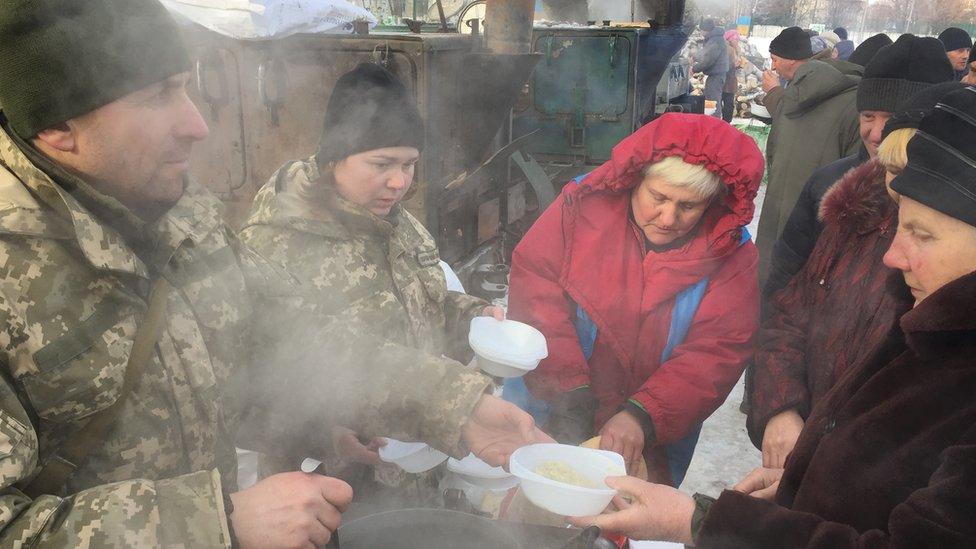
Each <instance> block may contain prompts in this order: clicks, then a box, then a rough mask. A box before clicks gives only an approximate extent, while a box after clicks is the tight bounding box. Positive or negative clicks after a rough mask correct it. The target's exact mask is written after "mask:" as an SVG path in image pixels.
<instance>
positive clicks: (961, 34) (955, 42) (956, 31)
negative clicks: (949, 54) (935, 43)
mask: <svg viewBox="0 0 976 549" xmlns="http://www.w3.org/2000/svg"><path fill="white" fill-rule="evenodd" d="M939 40H941V41H942V43H943V44H944V45H945V51H953V50H959V49H962V48H972V47H973V39H972V38H970V37H969V33H968V32H966V31H964V30H962V29H960V28H958V27H949V28H947V29H946V30H944V31H942V32H940V33H939Z"/></svg>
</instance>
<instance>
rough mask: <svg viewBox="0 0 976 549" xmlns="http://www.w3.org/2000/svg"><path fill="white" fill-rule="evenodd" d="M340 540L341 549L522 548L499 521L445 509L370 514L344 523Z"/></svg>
mask: <svg viewBox="0 0 976 549" xmlns="http://www.w3.org/2000/svg"><path fill="white" fill-rule="evenodd" d="M336 537H337V538H338V547H340V548H341V549H379V548H382V549H455V548H457V547H464V548H465V549H520V548H521V545H519V543H518V541H516V539H515V538H514V537H513V536H512V535H511V534H509V533H508V532H506V531H505V530H503V529H502V528H501V527H499V525H498V523H496V522H495V521H492V520H489V519H486V518H482V517H477V516H474V515H469V514H467V513H461V512H458V511H449V510H444V509H405V510H401V511H388V512H385V513H377V514H375V515H369V516H367V517H363V518H361V519H357V520H354V521H352V522H349V523H348V524H343V525H342V526H341V527H340V528H339V531H338V536H336ZM330 546H335V545H334V544H332V545H330Z"/></svg>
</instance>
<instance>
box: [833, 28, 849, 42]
mask: <svg viewBox="0 0 976 549" xmlns="http://www.w3.org/2000/svg"><path fill="white" fill-rule="evenodd" d="M834 34H836V35H837V36H839V37H840V39H841V40H847V29H845V28H844V27H837V28H836V29H834Z"/></svg>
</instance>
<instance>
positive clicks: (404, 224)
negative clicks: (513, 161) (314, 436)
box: [241, 63, 502, 495]
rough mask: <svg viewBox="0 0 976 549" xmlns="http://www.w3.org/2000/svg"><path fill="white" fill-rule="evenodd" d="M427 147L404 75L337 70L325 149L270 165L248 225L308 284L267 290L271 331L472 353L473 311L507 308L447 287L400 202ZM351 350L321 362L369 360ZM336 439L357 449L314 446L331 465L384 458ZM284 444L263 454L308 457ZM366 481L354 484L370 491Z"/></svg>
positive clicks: (465, 356)
mask: <svg viewBox="0 0 976 549" xmlns="http://www.w3.org/2000/svg"><path fill="white" fill-rule="evenodd" d="M422 146H423V121H422V119H421V117H420V113H419V111H418V110H417V107H416V104H415V102H414V100H413V98H412V97H410V95H409V94H408V92H407V90H406V89H405V88H404V86H403V85H402V84H401V83H400V82H399V81H398V80H397V79H396V77H394V76H393V75H392V74H390V73H389V72H388V71H386V70H385V69H383V68H382V67H380V66H378V65H375V64H371V63H367V64H362V65H360V66H358V67H356V68H355V69H354V70H353V71H351V72H349V73H347V74H345V75H343V76H342V77H341V78H340V79H339V81H338V82H337V83H336V87H335V89H334V91H333V94H332V97H331V98H330V101H329V105H328V107H327V109H326V116H325V129H324V131H323V136H322V140H321V143H320V148H319V151H318V153H317V154H316V156H314V157H312V158H308V159H305V160H297V161H293V162H290V163H288V164H286V165H285V166H283V167H282V168H280V169H279V170H278V172H277V173H276V174H275V175H273V176H272V178H271V180H270V181H269V182H268V183H267V184H266V185H265V186H264V187H263V188H262V189H261V190H260V191H259V192H258V194H257V196H256V197H255V201H254V204H253V207H252V211H251V215H250V217H249V219H248V220H247V222H246V223H245V224H244V228H243V230H242V232H241V239H242V240H243V241H244V242H245V243H247V244H248V245H249V246H251V247H252V248H253V249H255V250H256V251H257V252H258V253H260V254H262V255H263V256H265V257H268V258H270V259H271V260H273V261H275V262H278V263H280V264H282V265H284V267H285V268H286V269H287V270H288V271H289V273H290V274H291V275H293V276H295V277H296V278H297V279H299V280H301V281H303V282H304V284H305V286H306V287H307V288H308V291H307V292H305V293H303V294H301V295H293V296H285V295H281V293H280V292H279V293H278V294H277V295H275V296H267V297H266V300H267V301H266V303H265V304H263V305H262V307H261V311H262V314H263V316H264V317H265V321H266V322H267V323H268V324H267V325H268V326H269V328H270V329H271V330H273V331H274V333H277V331H278V330H281V329H282V327H284V326H288V328H287V329H288V330H289V331H292V330H295V329H300V327H301V326H308V325H315V326H341V327H343V328H342V329H348V328H347V327H348V326H355V327H356V328H355V329H356V330H357V331H358V332H359V333H361V334H364V336H365V337H371V338H375V340H377V341H384V342H387V343H388V344H391V345H394V346H396V348H395V349H392V350H391V351H390V353H389V354H388V355H387V356H385V357H383V360H384V361H385V362H387V363H388V364H389V365H391V366H392V367H394V368H396V369H402V368H405V367H407V366H409V365H416V364H424V363H432V364H442V363H445V362H450V360H448V359H447V358H444V357H445V356H447V357H450V359H454V360H458V361H463V362H466V361H468V360H470V358H471V357H470V350H469V348H468V344H467V327H468V324H469V322H470V320H471V318H473V317H474V316H477V315H481V314H486V312H487V313H488V314H492V313H494V314H497V315H499V316H501V315H502V312H501V311H500V310H498V311H495V310H494V309H495V308H492V307H489V304H488V303H487V302H486V301H484V300H482V299H479V298H476V297H473V296H469V295H465V294H462V293H458V292H449V291H448V290H447V285H446V282H445V278H444V272H443V271H442V270H441V267H440V261H439V256H438V252H437V247H436V244H435V242H434V239H433V237H432V236H431V235H430V233H428V232H427V230H426V229H425V228H424V227H423V225H422V224H421V223H420V222H419V221H417V219H416V218H414V217H413V216H412V215H411V214H410V213H408V212H407V211H406V210H405V209H404V208H403V207H402V206H401V205H400V204H399V200H400V199H401V198H402V197H403V196H404V194H405V193H406V192H407V190H408V189H409V187H410V184H411V179H412V174H413V166H414V163H415V162H416V160H417V158H418V157H419V154H420V149H421V147H422ZM357 162H358V164H357ZM319 166H324V167H325V170H324V172H323V171H320V169H319ZM368 354H369V353H367V355H368ZM347 356H348V358H349V360H338V359H335V360H330V361H329V362H328V364H326V365H323V367H322V368H323V371H324V373H326V374H327V375H333V374H330V372H337V373H338V372H342V371H344V370H355V369H358V368H362V367H363V356H362V355H361V354H358V353H357V354H349V355H347ZM458 366H460V365H458ZM381 434H388V435H392V434H393V433H381ZM342 437H345V440H343V438H342ZM336 443H337V444H336V446H337V447H345V448H346V449H347V452H346V453H348V454H352V455H346V456H343V455H339V456H316V457H326V458H329V457H332V458H333V459H330V460H329V462H331V463H332V464H333V465H338V464H340V463H341V462H342V461H360V462H362V463H369V464H373V465H379V464H378V457H377V456H376V453H375V445H371V446H369V447H368V448H367V447H366V446H364V445H362V444H361V443H358V442H357V441H356V438H355V434H354V433H352V432H349V431H347V432H346V433H345V434H343V435H337V437H336ZM278 450H279V451H277V452H275V455H271V456H266V457H264V458H263V459H262V472H263V473H267V472H276V471H281V470H287V469H288V468H294V465H295V463H298V462H299V461H301V456H300V455H295V454H294V452H292V451H291V450H290V449H287V448H279V449H278ZM338 453H339V454H342V453H343V452H338ZM336 458H338V459H336ZM343 458H345V459H343ZM327 463H328V462H327ZM334 470H335V469H330V472H331V471H334ZM391 473H392V472H391V471H390V470H389V468H388V467H381V468H379V469H378V470H377V477H378V478H379V479H380V480H381V481H382V482H383V483H384V484H388V485H390V484H392V485H403V484H407V485H412V483H410V482H408V481H412V480H416V479H414V478H411V477H407V478H403V477H400V478H397V477H396V476H395V475H393V474H391ZM343 478H346V479H347V480H350V478H349V477H347V476H345V475H343ZM423 480H424V481H430V479H427V478H425V479H423ZM368 484H369V483H368V482H367V483H354V484H353V485H354V487H355V489H356V492H357V494H360V495H362V492H363V490H361V488H365V486H366V485H368ZM421 492H423V491H421ZM418 495H419V494H418Z"/></svg>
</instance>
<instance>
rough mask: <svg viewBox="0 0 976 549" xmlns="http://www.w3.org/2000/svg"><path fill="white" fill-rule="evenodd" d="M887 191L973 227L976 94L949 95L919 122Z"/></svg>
mask: <svg viewBox="0 0 976 549" xmlns="http://www.w3.org/2000/svg"><path fill="white" fill-rule="evenodd" d="M891 188H892V189H894V190H895V191H897V192H898V193H900V194H901V195H903V196H907V197H908V198H911V199H912V200H915V201H917V202H920V203H922V204H924V205H926V206H928V207H929V208H932V209H933V210H938V211H940V212H942V213H944V214H946V215H948V216H950V217H954V218H956V219H958V220H960V221H962V222H964V223H968V224H969V225H973V226H976V88H973V87H971V86H966V87H965V88H963V89H961V90H958V91H954V92H952V93H949V94H947V95H946V96H945V97H943V98H942V100H941V101H939V103H938V104H937V105H936V106H935V107H934V108H933V109H932V111H931V112H929V113H928V114H926V115H925V117H924V118H922V121H921V123H919V125H918V133H916V134H915V137H913V138H912V140H911V141H909V142H908V164H907V165H906V166H905V169H904V170H903V171H902V172H901V174H900V175H899V176H898V177H896V178H895V179H894V180H892V182H891Z"/></svg>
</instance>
